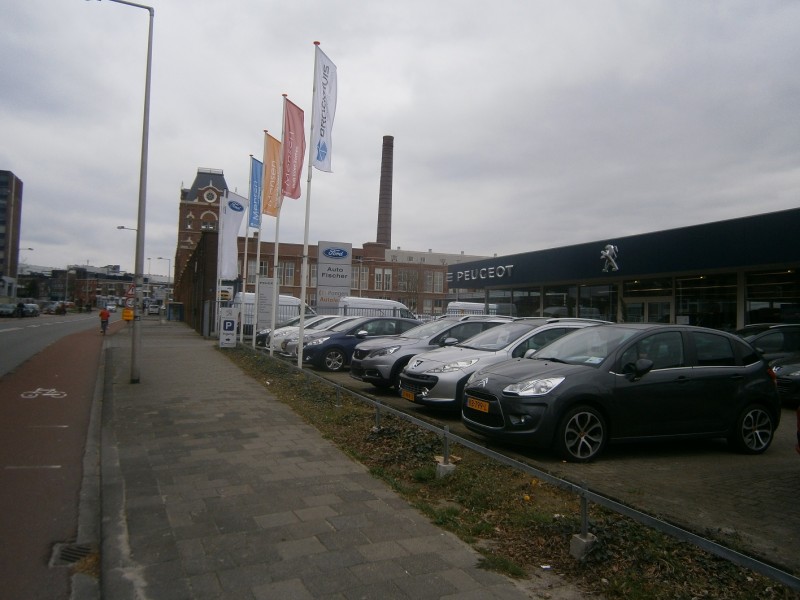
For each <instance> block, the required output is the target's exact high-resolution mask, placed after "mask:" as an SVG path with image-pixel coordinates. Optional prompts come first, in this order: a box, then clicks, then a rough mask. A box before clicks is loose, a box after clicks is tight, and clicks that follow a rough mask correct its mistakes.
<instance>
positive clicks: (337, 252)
mask: <svg viewBox="0 0 800 600" xmlns="http://www.w3.org/2000/svg"><path fill="white" fill-rule="evenodd" d="M323 254H324V255H325V256H327V257H328V258H347V250H345V249H344V248H326V249H325V251H324V252H323Z"/></svg>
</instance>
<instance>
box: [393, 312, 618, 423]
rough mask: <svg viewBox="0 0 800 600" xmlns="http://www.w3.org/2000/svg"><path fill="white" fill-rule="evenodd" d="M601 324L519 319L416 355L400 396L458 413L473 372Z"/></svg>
mask: <svg viewBox="0 0 800 600" xmlns="http://www.w3.org/2000/svg"><path fill="white" fill-rule="evenodd" d="M602 322H603V321H593V320H589V319H520V320H516V321H512V322H511V323H505V324H503V325H499V326H497V327H492V328H491V329H489V330H487V331H484V332H483V333H480V334H478V335H476V336H473V337H471V338H469V339H468V340H466V341H464V342H462V343H460V344H455V345H454V346H450V347H447V348H438V349H436V350H431V351H429V352H424V353H421V354H417V355H415V356H413V357H412V358H411V359H410V361H409V362H408V364H407V365H406V367H405V369H403V371H402V372H401V373H400V395H401V396H402V397H403V398H405V399H406V400H409V401H411V402H414V403H416V404H422V405H423V406H433V407H439V408H445V409H449V410H459V409H460V407H461V392H462V390H463V389H464V384H465V383H466V382H467V379H468V378H469V376H470V375H472V374H473V373H474V372H475V371H477V370H479V369H483V368H485V367H487V366H488V365H492V364H494V363H498V362H501V361H504V360H508V359H509V358H516V357H522V356H524V355H525V353H526V352H528V351H529V350H538V349H539V348H541V347H543V346H546V345H547V344H549V343H550V342H552V341H554V340H557V339H558V338H560V337H561V336H562V335H564V334H566V333H569V332H571V331H573V330H575V329H580V328H582V327H589V326H594V325H598V324H600V323H602Z"/></svg>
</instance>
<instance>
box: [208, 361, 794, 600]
mask: <svg viewBox="0 0 800 600" xmlns="http://www.w3.org/2000/svg"><path fill="white" fill-rule="evenodd" d="M222 351H223V352H225V354H226V355H227V356H228V357H229V358H230V359H231V360H232V361H233V362H235V363H236V364H237V365H239V367H240V368H242V369H243V370H244V371H245V372H246V373H247V374H248V375H250V376H251V377H253V378H254V379H256V380H257V381H259V382H260V383H261V384H262V385H264V386H265V387H266V388H267V389H268V390H269V392H270V393H271V394H273V395H274V396H275V397H276V398H277V399H278V400H280V401H281V402H284V403H286V404H287V405H289V406H291V407H292V409H293V410H294V411H295V412H296V413H297V414H298V415H300V416H301V417H302V418H303V419H304V420H306V421H307V422H308V423H309V424H311V425H313V426H314V427H315V428H317V429H318V430H319V431H320V432H321V434H322V435H323V436H324V437H325V438H327V439H329V440H330V441H331V442H333V443H334V444H336V445H337V446H338V447H339V448H340V449H341V450H342V451H344V452H346V453H347V454H348V455H350V456H351V457H353V458H354V459H355V460H357V461H359V462H361V463H362V464H364V465H365V466H366V467H367V468H368V469H369V470H370V472H371V473H372V474H373V476H375V477H378V478H380V479H382V480H383V481H385V482H386V483H387V484H388V485H390V486H391V487H392V488H393V489H394V490H395V491H396V492H397V493H398V494H400V495H401V496H402V497H403V498H405V499H406V500H407V501H408V502H410V503H411V504H412V505H413V506H414V507H416V508H417V509H418V510H420V511H421V512H423V513H424V514H425V515H427V516H428V517H429V518H430V519H431V521H432V522H433V523H435V524H436V525H438V526H439V527H442V528H444V529H447V530H448V531H451V532H453V533H454V534H456V535H458V536H459V537H460V538H461V539H463V540H465V541H466V542H467V543H469V544H471V545H472V546H473V547H474V548H476V549H477V550H478V551H479V552H480V553H481V554H482V556H483V560H482V566H483V567H484V568H486V569H491V570H495V571H500V572H502V573H505V574H507V575H509V576H511V577H515V578H524V577H527V576H529V575H530V574H531V573H534V572H535V571H536V570H537V569H542V568H547V569H548V570H552V571H553V572H556V573H558V574H559V575H560V576H561V577H562V578H564V579H565V580H567V581H570V582H572V583H574V584H575V585H577V586H578V587H579V588H580V589H582V590H583V591H585V592H586V593H587V595H591V594H596V595H598V596H602V597H604V598H607V599H609V600H612V599H625V600H639V599H641V600H645V599H646V600H662V599H663V600H674V599H676V598H686V599H700V598H703V599H706V598H708V599H720V600H723V599H724V600H734V599H735V600H739V599H741V600H746V599H755V598H758V599H773V598H775V599H778V598H780V599H793V600H798V599H800V593H797V592H795V591H793V590H791V589H789V588H787V587H785V586H783V585H781V584H779V583H776V582H774V581H772V580H770V579H768V578H765V577H763V576H761V575H758V574H756V573H753V572H752V571H749V570H747V569H744V568H742V567H738V566H736V565H733V564H732V563H730V562H728V561H726V560H722V559H719V558H717V557H715V556H713V555H711V554H708V553H706V552H704V551H702V550H700V549H698V548H696V547H695V546H693V545H690V544H686V543H684V542H680V541H678V540H675V539H673V538H671V537H669V536H666V535H664V534H661V533H659V532H656V531H654V530H651V529H649V528H647V527H644V526H642V525H639V524H638V523H636V522H634V521H632V520H630V519H627V518H625V517H622V516H620V515H618V514H616V513H613V512H611V511H608V510H606V509H604V508H602V507H600V506H596V505H591V506H590V510H589V519H590V531H591V532H592V533H593V534H594V535H596V536H597V538H598V542H597V544H596V545H595V546H594V547H593V549H592V551H591V552H590V553H589V554H588V555H587V556H586V557H585V558H584V559H582V560H576V559H574V558H573V557H572V556H571V555H570V554H569V542H570V539H571V538H572V536H573V534H575V533H578V532H579V531H580V502H579V499H578V497H577V496H575V495H574V494H571V493H568V492H566V491H564V490H561V489H559V488H556V487H553V486H550V485H548V484H546V483H543V482H541V481H540V480H538V479H531V478H530V477H529V476H527V475H525V474H524V473H521V472H519V471H516V470H514V469H511V468H510V467H506V466H504V465H499V464H497V463H495V462H493V461H492V460H490V459H488V458H486V457H484V456H483V455H481V454H478V453H476V452H473V451H471V450H469V449H468V448H464V447H460V446H455V447H453V448H451V452H452V453H453V454H454V455H457V456H458V459H459V460H458V468H457V469H456V470H455V471H454V473H453V474H452V475H450V476H448V477H445V478H442V479H437V478H436V469H435V459H434V457H435V456H436V455H439V454H441V453H442V443H441V440H440V438H439V437H438V436H436V435H434V434H433V433H431V432H428V431H426V430H422V429H419V428H418V427H416V426H414V425H413V424H411V423H409V422H407V421H405V420H404V419H400V418H397V417H393V416H385V415H384V416H383V417H382V418H381V427H380V428H379V429H376V428H375V411H374V409H373V408H372V407H371V406H369V405H366V404H364V403H362V402H359V401H358V400H355V399H353V398H352V397H351V396H350V395H348V394H345V393H338V392H337V391H336V390H335V389H334V388H332V387H331V386H328V385H325V384H324V383H317V382H314V381H313V380H311V379H308V378H307V377H306V376H305V375H303V374H302V373H300V372H298V371H297V370H296V369H295V368H294V367H293V366H292V365H289V364H287V363H286V362H284V361H282V360H280V359H277V358H270V357H269V356H268V355H266V354H264V353H262V352H258V351H253V350H252V349H250V348H241V347H240V348H236V349H225V350H222Z"/></svg>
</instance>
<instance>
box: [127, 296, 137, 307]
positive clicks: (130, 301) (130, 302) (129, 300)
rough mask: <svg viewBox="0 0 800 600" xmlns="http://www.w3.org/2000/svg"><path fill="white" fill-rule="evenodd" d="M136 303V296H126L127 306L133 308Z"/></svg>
mask: <svg viewBox="0 0 800 600" xmlns="http://www.w3.org/2000/svg"><path fill="white" fill-rule="evenodd" d="M135 305H136V298H125V306H126V307H127V308H133V307H134V306H135Z"/></svg>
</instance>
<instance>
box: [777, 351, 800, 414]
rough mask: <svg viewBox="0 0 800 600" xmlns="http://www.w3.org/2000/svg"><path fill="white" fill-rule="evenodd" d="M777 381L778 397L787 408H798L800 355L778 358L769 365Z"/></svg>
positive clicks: (799, 402)
mask: <svg viewBox="0 0 800 600" xmlns="http://www.w3.org/2000/svg"><path fill="white" fill-rule="evenodd" d="M770 367H772V371H773V372H774V373H775V376H776V377H777V380H778V396H780V399H781V402H782V403H783V404H786V405H787V406H799V407H800V354H792V355H791V356H786V357H784V358H778V359H776V360H773V361H772V362H771V363H770Z"/></svg>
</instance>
